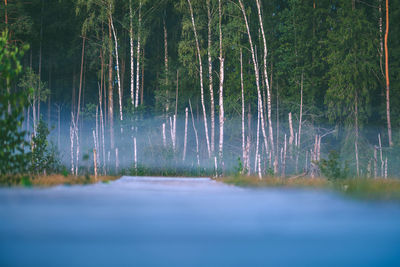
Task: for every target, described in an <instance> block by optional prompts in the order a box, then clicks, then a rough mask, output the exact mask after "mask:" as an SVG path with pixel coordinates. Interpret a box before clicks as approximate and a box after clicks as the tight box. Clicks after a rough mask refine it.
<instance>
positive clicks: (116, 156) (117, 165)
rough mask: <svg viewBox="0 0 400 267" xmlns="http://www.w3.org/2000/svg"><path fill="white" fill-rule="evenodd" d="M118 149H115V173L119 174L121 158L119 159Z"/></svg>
mask: <svg viewBox="0 0 400 267" xmlns="http://www.w3.org/2000/svg"><path fill="white" fill-rule="evenodd" d="M118 156H119V155H118V147H116V148H115V173H118V169H119V157H118Z"/></svg>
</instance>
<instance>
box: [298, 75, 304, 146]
mask: <svg viewBox="0 0 400 267" xmlns="http://www.w3.org/2000/svg"><path fill="white" fill-rule="evenodd" d="M302 120H303V73H302V74H301V83H300V117H299V134H298V135H297V138H298V139H299V140H298V141H297V146H298V148H299V150H300V147H301V125H302Z"/></svg>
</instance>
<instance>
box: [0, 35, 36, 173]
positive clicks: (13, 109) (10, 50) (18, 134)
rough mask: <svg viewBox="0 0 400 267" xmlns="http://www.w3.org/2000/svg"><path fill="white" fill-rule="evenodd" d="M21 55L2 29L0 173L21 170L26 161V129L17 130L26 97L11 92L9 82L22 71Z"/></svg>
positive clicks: (0, 38)
mask: <svg viewBox="0 0 400 267" xmlns="http://www.w3.org/2000/svg"><path fill="white" fill-rule="evenodd" d="M25 49H26V48H24V49H22V50H25ZM22 56H23V51H21V50H20V49H18V48H17V47H15V46H13V45H11V44H9V43H8V40H7V31H5V32H3V33H2V34H1V36H0V129H1V134H0V175H7V174H15V173H23V172H25V171H26V166H27V165H28V164H27V163H28V161H29V154H28V153H25V147H26V146H27V145H28V142H26V140H25V135H26V132H25V131H21V127H22V123H23V121H24V118H23V116H22V114H23V110H24V108H25V107H26V106H27V104H28V101H27V99H28V96H27V93H26V92H24V91H23V92H18V91H14V92H11V88H12V84H13V81H14V80H15V79H16V78H17V76H18V75H19V74H20V72H21V70H22V67H21V64H20V62H19V59H20V58H21V57H22Z"/></svg>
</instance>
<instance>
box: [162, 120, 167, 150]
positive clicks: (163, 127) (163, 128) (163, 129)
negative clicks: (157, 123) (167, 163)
mask: <svg viewBox="0 0 400 267" xmlns="http://www.w3.org/2000/svg"><path fill="white" fill-rule="evenodd" d="M162 138H163V145H164V147H165V146H167V137H166V135H165V123H163V124H162Z"/></svg>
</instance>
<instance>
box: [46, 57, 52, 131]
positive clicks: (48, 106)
mask: <svg viewBox="0 0 400 267" xmlns="http://www.w3.org/2000/svg"><path fill="white" fill-rule="evenodd" d="M50 123H51V61H50V59H49V96H48V98H47V125H49V126H50Z"/></svg>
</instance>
